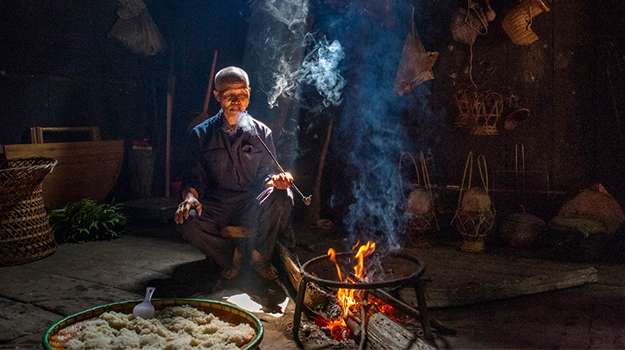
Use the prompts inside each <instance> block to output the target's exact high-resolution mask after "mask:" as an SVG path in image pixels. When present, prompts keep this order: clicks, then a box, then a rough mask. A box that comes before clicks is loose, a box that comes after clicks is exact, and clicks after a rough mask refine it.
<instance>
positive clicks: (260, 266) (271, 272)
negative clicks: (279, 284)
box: [253, 261, 278, 281]
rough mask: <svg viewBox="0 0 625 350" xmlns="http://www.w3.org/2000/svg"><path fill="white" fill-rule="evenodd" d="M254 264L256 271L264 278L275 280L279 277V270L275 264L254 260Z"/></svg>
mask: <svg viewBox="0 0 625 350" xmlns="http://www.w3.org/2000/svg"><path fill="white" fill-rule="evenodd" d="M253 265H254V270H256V272H258V274H259V275H260V276H261V277H262V278H264V279H266V280H268V281H273V280H275V279H276V278H278V270H276V268H275V267H273V265H271V264H270V263H269V262H267V261H254V262H253Z"/></svg>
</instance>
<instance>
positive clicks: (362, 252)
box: [315, 241, 394, 341]
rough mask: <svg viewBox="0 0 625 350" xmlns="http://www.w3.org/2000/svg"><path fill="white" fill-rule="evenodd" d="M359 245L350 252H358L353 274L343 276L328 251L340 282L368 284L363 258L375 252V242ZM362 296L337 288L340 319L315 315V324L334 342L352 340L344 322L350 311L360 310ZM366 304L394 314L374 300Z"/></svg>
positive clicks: (331, 250) (359, 293) (351, 290)
mask: <svg viewBox="0 0 625 350" xmlns="http://www.w3.org/2000/svg"><path fill="white" fill-rule="evenodd" d="M359 244H360V242H357V243H356V244H355V245H354V246H353V247H352V250H356V248H358V251H357V253H356V255H355V257H354V258H355V260H356V264H355V265H354V266H353V267H352V268H353V272H351V273H350V274H343V272H342V270H341V266H339V263H338V262H337V260H336V251H335V250H334V249H333V248H330V249H329V250H328V256H329V257H330V261H332V262H333V263H334V264H335V266H336V271H337V274H338V278H339V280H340V281H341V282H348V283H359V282H368V280H369V277H368V276H367V271H366V270H365V258H366V257H368V256H370V255H372V254H373V253H374V252H375V242H371V241H369V242H367V243H366V244H364V245H360V247H359ZM349 260H350V262H351V260H352V259H351V258H350V259H349ZM363 296H364V292H363V291H362V290H357V289H348V288H339V290H338V291H337V296H336V299H337V303H338V305H339V306H340V307H341V315H340V317H337V318H333V319H331V320H327V319H325V318H323V317H322V316H319V315H317V317H315V324H317V326H319V327H320V328H322V329H326V330H327V331H326V333H327V335H328V336H331V337H332V338H334V339H336V340H339V341H341V340H344V339H348V338H354V336H353V334H352V333H350V332H349V327H348V326H347V323H346V320H347V318H348V317H349V315H350V311H351V312H355V311H354V310H360V306H361V305H362V303H363ZM368 302H369V303H371V302H373V303H374V304H376V306H377V307H378V310H380V311H381V312H384V313H388V314H389V316H390V315H392V314H393V313H394V312H393V308H392V307H391V306H390V305H387V304H384V303H381V302H379V301H378V300H377V299H375V298H371V300H369V301H368ZM357 313H358V314H359V311H357Z"/></svg>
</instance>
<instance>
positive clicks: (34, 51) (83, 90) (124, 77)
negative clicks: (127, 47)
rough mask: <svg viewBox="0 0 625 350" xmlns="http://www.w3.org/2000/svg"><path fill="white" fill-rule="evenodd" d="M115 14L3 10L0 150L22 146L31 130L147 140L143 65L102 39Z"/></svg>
mask: <svg viewBox="0 0 625 350" xmlns="http://www.w3.org/2000/svg"><path fill="white" fill-rule="evenodd" d="M116 8H117V3H116V2H115V1H97V2H85V1H72V0H60V1H2V2H0V47H1V48H2V49H1V50H0V91H2V98H1V99H0V110H2V128H0V141H1V143H3V144H11V143H20V142H21V141H22V134H23V132H24V131H26V130H27V129H28V128H29V127H32V126H83V125H97V126H99V127H100V128H101V133H102V135H103V137H105V138H108V139H114V138H125V137H131V135H133V134H142V133H145V130H141V128H142V127H145V126H146V125H145V123H146V120H145V117H146V113H145V110H146V109H147V108H146V102H147V101H146V99H145V95H146V92H145V91H144V88H145V87H144V86H143V84H142V79H141V72H142V69H141V63H142V62H141V61H140V60H139V59H138V58H136V57H134V56H133V55H131V54H129V53H127V52H126V51H124V50H123V49H122V48H121V47H120V46H119V45H117V44H116V43H115V42H113V41H112V40H110V39H108V38H107V36H106V34H107V32H108V30H109V29H110V27H111V26H112V24H113V23H114V21H115V20H116V18H117V17H116V14H115V10H116ZM148 91H149V90H148ZM131 120H132V121H134V122H133V123H130V122H127V121H131ZM120 125H125V126H127V127H120Z"/></svg>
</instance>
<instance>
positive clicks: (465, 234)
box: [451, 152, 495, 253]
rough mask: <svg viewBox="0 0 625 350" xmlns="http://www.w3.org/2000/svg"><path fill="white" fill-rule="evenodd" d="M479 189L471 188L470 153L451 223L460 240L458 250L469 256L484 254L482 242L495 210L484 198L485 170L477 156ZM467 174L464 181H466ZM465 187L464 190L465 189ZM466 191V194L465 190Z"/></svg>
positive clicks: (488, 229) (487, 197) (493, 219)
mask: <svg viewBox="0 0 625 350" xmlns="http://www.w3.org/2000/svg"><path fill="white" fill-rule="evenodd" d="M477 162H478V169H479V172H480V176H481V178H482V187H471V180H472V174H473V152H469V155H468V156H467V162H466V164H465V167H464V174H463V177H462V185H461V186H460V196H459V197H458V208H457V209H456V214H455V215H454V218H453V219H452V220H451V223H452V224H455V225H456V228H457V229H458V231H459V232H460V234H461V235H462V238H463V243H462V247H461V250H462V251H465V252H470V253H481V252H483V251H484V249H485V246H484V240H485V238H486V236H487V235H488V234H489V233H490V232H491V230H492V229H493V226H494V224H495V208H494V207H493V203H492V201H491V199H490V196H489V195H488V169H487V168H486V159H485V158H484V156H483V155H481V154H480V155H479V156H478V157H477ZM467 175H468V182H467V181H466V180H467ZM465 184H466V187H465ZM465 188H466V191H465Z"/></svg>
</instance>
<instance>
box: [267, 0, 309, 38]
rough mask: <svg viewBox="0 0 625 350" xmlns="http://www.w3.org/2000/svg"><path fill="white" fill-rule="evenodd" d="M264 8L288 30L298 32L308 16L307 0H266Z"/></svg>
mask: <svg viewBox="0 0 625 350" xmlns="http://www.w3.org/2000/svg"><path fill="white" fill-rule="evenodd" d="M264 5H265V6H264V9H265V11H267V12H268V13H269V14H270V15H271V16H272V17H273V18H275V19H276V20H277V21H279V22H282V23H284V24H285V25H286V26H287V27H288V28H289V30H290V31H292V32H293V33H294V34H298V33H299V32H300V31H301V25H303V24H305V23H306V18H307V17H308V1H307V0H266V1H265V3H264Z"/></svg>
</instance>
